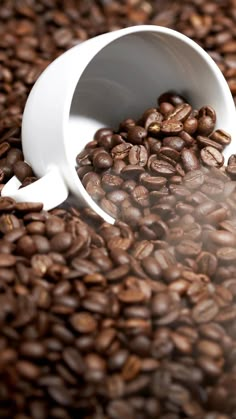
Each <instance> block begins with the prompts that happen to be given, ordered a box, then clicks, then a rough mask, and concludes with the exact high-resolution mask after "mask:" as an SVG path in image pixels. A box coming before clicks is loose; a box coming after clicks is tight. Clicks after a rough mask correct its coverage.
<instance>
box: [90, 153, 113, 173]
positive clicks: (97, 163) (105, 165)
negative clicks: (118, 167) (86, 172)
mask: <svg viewBox="0 0 236 419" xmlns="http://www.w3.org/2000/svg"><path fill="white" fill-rule="evenodd" d="M112 163H113V161H112V158H111V156H110V155H109V154H108V153H107V152H105V151H100V152H99V153H97V154H96V155H95V156H94V157H93V164H94V167H95V168H97V169H109V168H110V167H111V166H112Z"/></svg>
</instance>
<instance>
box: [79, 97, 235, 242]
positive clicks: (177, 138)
mask: <svg viewBox="0 0 236 419" xmlns="http://www.w3.org/2000/svg"><path fill="white" fill-rule="evenodd" d="M215 122H216V113H215V111H214V109H213V108H212V107H211V106H203V107H202V108H201V109H199V110H194V109H192V107H191V105H190V104H189V103H187V102H186V100H185V99H184V98H183V97H181V96H180V95H178V94H177V93H175V92H167V93H163V94H162V95H161V96H160V97H159V99H158V107H157V108H150V109H147V110H146V111H145V112H144V113H143V115H142V116H141V118H140V119H139V120H138V121H134V120H133V119H131V118H129V119H126V120H124V121H122V122H121V124H120V126H119V130H118V131H113V130H111V129H108V128H101V129H100V130H98V131H97V132H96V133H95V136H94V140H93V141H91V142H90V143H88V144H87V145H86V147H85V149H84V150H83V151H82V152H81V153H79V154H78V156H77V158H76V161H77V164H78V168H77V173H78V176H79V177H80V178H81V180H82V183H83V185H84V187H85V189H86V191H87V192H88V193H89V194H90V195H91V197H92V198H93V199H94V200H96V201H97V202H98V203H99V205H100V206H101V208H102V209H103V210H104V211H105V212H107V213H108V214H109V215H111V216H113V217H114V218H115V219H117V218H119V219H122V220H123V221H125V222H127V223H129V224H130V225H132V226H133V227H135V226H137V225H139V224H140V220H143V217H144V216H149V215H150V214H158V215H159V216H160V217H161V218H162V220H163V218H164V219H166V220H168V221H169V222H170V223H171V225H173V224H174V225H175V224H176V222H177V218H180V215H183V214H185V213H186V214H187V213H191V212H192V210H193V208H192V207H191V205H190V206H188V205H189V203H191V192H190V191H191V190H196V189H199V190H200V191H202V192H204V193H205V194H206V195H208V196H209V195H210V196H211V195H213V196H216V195H217V196H220V194H221V192H222V190H223V189H222V188H223V186H222V185H223V181H224V179H225V181H227V180H229V179H228V178H227V176H225V178H224V173H225V172H227V174H228V175H229V176H230V177H231V178H235V177H236V172H234V169H235V167H236V166H234V168H233V169H232V164H233V161H234V157H232V158H231V159H230V161H229V164H230V165H229V166H228V167H227V169H225V168H224V167H223V164H224V156H223V154H222V151H223V149H224V147H225V146H227V145H228V144H229V143H230V141H231V137H230V135H229V134H227V133H226V132H225V131H224V130H220V129H217V130H214V128H215ZM235 160H236V159H235ZM201 168H202V169H201ZM221 168H222V169H221ZM217 169H219V176H220V177H223V180H218V179H217V180H216V181H214V179H213V178H214V177H217V176H218V170H217ZM177 200H178V201H179V202H178V207H177V209H176V210H175V209H174V205H175V203H176V201H177ZM181 200H182V201H186V202H180V201H181ZM188 200H189V201H188ZM186 205H187V206H186ZM185 206H186V207H185ZM161 230H163V228H161ZM162 233H163V234H164V231H162ZM160 235H162V234H161V233H160ZM164 235H166V234H164ZM150 238H153V237H152V235H151V236H150Z"/></svg>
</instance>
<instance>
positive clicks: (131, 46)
mask: <svg viewBox="0 0 236 419" xmlns="http://www.w3.org/2000/svg"><path fill="white" fill-rule="evenodd" d="M167 90H176V91H177V92H179V93H180V94H182V95H184V96H185V97H186V98H187V100H189V101H190V103H191V104H192V105H193V107H195V108H199V107H201V106H203V105H211V106H213V108H214V109H215V111H216V114H217V117H218V119H217V127H218V128H222V129H224V130H226V131H228V132H229V133H231V134H232V135H234V131H235V130H234V121H235V106H234V102H233V99H232V96H231V93H230V90H229V87H228V85H227V83H226V81H225V79H224V77H223V75H222V73H221V72H220V70H219V68H218V67H217V65H216V64H215V63H214V61H213V60H212V59H211V58H210V56H209V55H208V54H207V53H206V52H205V51H204V50H203V49H202V48H201V47H200V46H198V45H197V44H196V43H195V42H193V41H192V40H190V39H189V38H188V37H186V36H184V35H182V34H180V33H178V32H176V31H173V30H171V29H168V28H164V27H158V26H151V25H140V26H135V27H129V28H126V29H121V30H118V31H115V32H111V33H106V34H104V35H100V36H97V37H95V38H92V39H89V40H88V41H86V42H84V43H82V44H79V45H77V46H75V47H73V48H71V49H70V50H68V51H67V52H66V53H64V54H63V55H61V56H60V57H59V58H57V59H56V60H55V61H54V62H53V63H52V64H50V65H49V66H48V67H47V69H46V70H45V71H44V72H43V74H42V75H41V76H40V77H39V79H38V80H37V82H36V83H35V85H34V87H33V89H32V90H31V93H30V95H29V98H28V100H27V103H26V106H25V110H24V115H23V123H22V146H23V152H24V156H25V160H26V162H27V163H29V164H30V165H31V166H32V168H33V170H34V172H35V174H36V175H37V177H39V178H40V179H39V180H37V181H36V182H34V183H32V184H31V185H28V186H26V187H23V188H21V189H19V186H20V185H21V183H20V181H19V180H18V179H17V178H16V177H15V176H14V177H13V178H11V179H10V181H9V182H8V183H7V184H6V185H5V186H4V188H3V189H2V193H1V195H2V196H11V197H13V198H14V199H15V200H16V201H31V202H39V201H41V202H43V204H44V209H46V210H49V209H51V208H54V207H55V206H57V205H59V204H61V203H62V202H63V201H64V200H65V199H66V198H67V196H68V193H69V191H70V192H72V194H73V195H75V196H76V197H77V198H78V203H82V204H86V205H88V206H90V207H91V208H92V209H93V210H95V211H96V212H97V213H98V214H100V215H101V216H102V217H103V218H104V219H105V220H106V221H107V222H110V223H114V219H113V218H112V217H111V216H110V215H108V214H106V213H105V212H104V211H103V210H102V209H101V208H100V207H99V206H98V205H97V204H96V203H95V202H94V201H93V200H92V198H91V197H90V196H89V195H88V193H87V192H86V190H85V189H84V187H83V185H82V183H81V181H80V179H79V178H78V175H77V173H76V170H75V157H76V155H77V154H78V153H79V152H80V151H81V150H82V149H83V148H84V146H85V144H86V143H87V142H89V141H90V140H92V139H93V135H94V133H95V131H96V130H97V129H99V128H101V127H104V126H108V127H112V128H116V127H117V124H118V122H119V121H121V120H122V119H124V118H127V117H133V118H137V117H139V116H140V115H141V114H142V113H143V111H144V110H145V109H146V108H150V107H153V106H155V105H156V100H157V97H158V95H160V94H161V93H163V92H165V91H167ZM233 141H234V138H233ZM231 153H232V147H230V146H228V147H227V149H226V151H225V156H226V158H227V157H228V156H229V155H230V154H231Z"/></svg>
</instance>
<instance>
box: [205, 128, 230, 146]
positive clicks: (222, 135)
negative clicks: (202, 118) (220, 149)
mask: <svg viewBox="0 0 236 419" xmlns="http://www.w3.org/2000/svg"><path fill="white" fill-rule="evenodd" d="M210 138H211V139H212V140H213V141H215V142H216V143H218V144H221V145H222V146H226V145H228V144H229V143H230V141H231V136H230V134H228V133H227V132H225V131H224V130H222V129H217V130H216V131H214V132H213V133H212V134H211V136H210Z"/></svg>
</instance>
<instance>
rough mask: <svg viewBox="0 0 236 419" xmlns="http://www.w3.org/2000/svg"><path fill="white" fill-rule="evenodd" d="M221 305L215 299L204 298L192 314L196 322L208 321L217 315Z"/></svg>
mask: <svg viewBox="0 0 236 419" xmlns="http://www.w3.org/2000/svg"><path fill="white" fill-rule="evenodd" d="M218 312H219V307H218V306H217V304H216V303H215V301H214V300H210V299H209V300H202V301H200V302H199V303H198V304H196V306H195V307H194V308H193V311H192V316H193V320H194V321H195V322H196V323H208V322H210V321H212V320H214V318H215V317H216V315H217V314H218Z"/></svg>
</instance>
